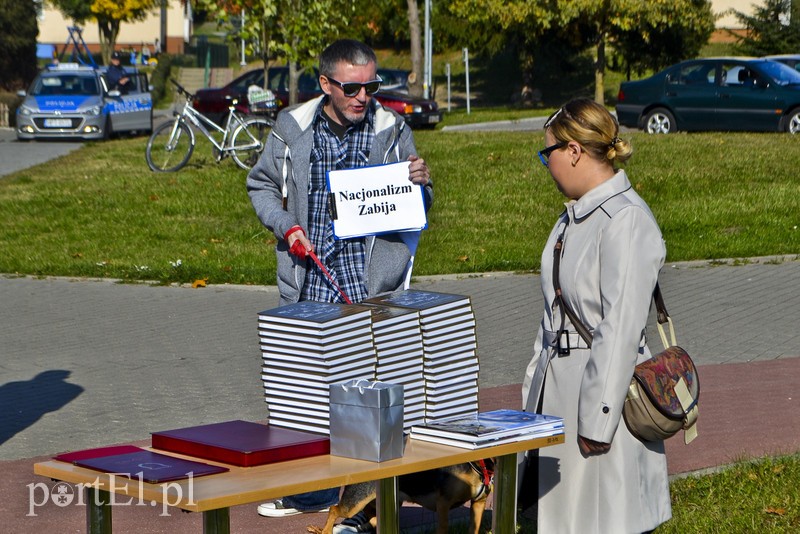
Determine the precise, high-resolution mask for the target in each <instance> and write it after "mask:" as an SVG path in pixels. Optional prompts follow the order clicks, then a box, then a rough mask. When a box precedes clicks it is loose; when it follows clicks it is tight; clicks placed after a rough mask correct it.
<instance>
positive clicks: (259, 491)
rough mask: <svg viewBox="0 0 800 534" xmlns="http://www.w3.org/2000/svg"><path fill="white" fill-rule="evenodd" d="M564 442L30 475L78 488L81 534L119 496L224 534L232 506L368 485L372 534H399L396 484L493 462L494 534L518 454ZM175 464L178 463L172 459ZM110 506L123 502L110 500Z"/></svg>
mask: <svg viewBox="0 0 800 534" xmlns="http://www.w3.org/2000/svg"><path fill="white" fill-rule="evenodd" d="M563 442H564V435H563V434H559V435H556V436H550V437H545V438H537V439H532V440H528V441H519V442H516V443H507V444H505V445H498V446H494V447H485V448H482V449H477V450H469V449H461V448H457V447H450V446H446V445H439V444H436V443H429V442H425V441H419V440H413V439H409V440H408V443H407V445H406V449H405V453H404V455H403V457H402V458H398V459H396V460H390V461H387V462H380V463H377V462H367V461H363V460H353V459H350V458H343V457H340V456H330V455H323V456H314V457H311V458H303V459H300V460H292V461H288V462H279V463H274V464H268V465H262V466H257V467H235V466H229V465H226V467H229V468H230V471H228V472H226V473H220V474H216V475H209V476H204V477H199V478H195V479H191V480H189V479H185V480H179V481H176V482H169V483H164V484H160V485H159V484H148V483H146V482H140V481H139V480H137V479H135V478H134V479H129V478H128V477H125V476H115V475H113V474H108V473H102V472H99V471H94V470H91V469H86V468H83V467H77V466H74V465H72V464H69V463H66V462H60V461H57V460H50V461H47V462H40V463H37V464H34V466H33V472H34V473H35V474H37V475H41V476H45V477H49V478H52V479H55V480H61V481H64V482H69V483H71V484H82V485H83V487H84V488H85V489H86V492H87V494H86V505H87V509H86V510H87V511H86V515H87V532H90V533H92V534H94V533H110V532H111V531H112V529H111V509H112V504H111V503H113V502H115V501H114V498H115V497H116V496H125V501H127V500H129V499H131V498H132V499H134V501H144V502H157V503H161V504H162V505H165V504H166V505H168V506H172V507H176V508H180V509H182V510H187V511H190V512H202V513H203V532H205V533H208V534H217V533H219V534H222V533H225V534H227V533H229V532H230V507H231V506H237V505H240V504H250V503H257V502H263V501H266V500H270V499H277V498H280V497H284V496H286V495H294V494H297V493H304V492H307V491H314V490H320V489H326V488H335V487H340V486H345V485H347V484H355V483H358V482H368V481H372V480H377V481H378V499H377V509H378V524H379V525H380V528H379V532H380V533H381V534H398V533H399V531H400V528H399V516H398V503H397V497H396V495H397V478H396V477H398V476H399V475H404V474H408V473H415V472H418V471H425V470H428V469H435V468H438V467H445V466H448V465H454V464H458V463H463V462H469V461H474V460H479V459H482V458H489V457H494V458H495V459H496V466H495V487H494V514H493V532H515V530H516V487H517V453H518V452H520V451H525V450H530V449H538V448H541V447H546V446H549V445H556V444H559V443H563ZM159 452H164V451H159ZM165 454H166V453H165ZM174 456H179V457H180V455H177V454H175V455H174ZM184 458H189V457H185V456H184ZM192 459H195V460H196V458H192ZM202 461H204V462H207V463H214V462H209V461H207V460H202ZM220 465H225V464H220ZM112 494H114V495H112ZM116 502H123V501H121V500H120V497H116Z"/></svg>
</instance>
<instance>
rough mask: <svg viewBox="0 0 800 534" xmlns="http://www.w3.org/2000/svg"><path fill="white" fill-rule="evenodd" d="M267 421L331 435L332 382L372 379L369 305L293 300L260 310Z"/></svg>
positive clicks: (373, 346) (262, 376) (372, 358)
mask: <svg viewBox="0 0 800 534" xmlns="http://www.w3.org/2000/svg"><path fill="white" fill-rule="evenodd" d="M258 335H259V340H260V346H261V354H262V357H263V363H264V365H263V368H262V374H261V378H262V381H263V383H264V393H265V400H266V402H267V406H268V408H269V424H270V425H272V426H277V427H286V428H294V429H298V430H306V431H310V432H321V433H323V434H330V423H329V421H330V385H331V384H334V383H337V382H344V381H347V380H351V379H358V378H364V379H367V380H374V377H375V365H376V363H377V358H376V354H375V345H374V343H373V340H372V309H371V308H370V307H369V306H361V305H358V304H331V303H323V302H312V301H305V302H297V303H295V304H289V305H286V306H281V307H279V308H274V309H271V310H266V311H262V312H260V313H259V314H258Z"/></svg>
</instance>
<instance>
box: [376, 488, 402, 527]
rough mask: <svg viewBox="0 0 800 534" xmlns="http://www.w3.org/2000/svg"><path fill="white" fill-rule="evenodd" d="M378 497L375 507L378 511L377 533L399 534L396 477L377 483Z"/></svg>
mask: <svg viewBox="0 0 800 534" xmlns="http://www.w3.org/2000/svg"><path fill="white" fill-rule="evenodd" d="M377 493H378V497H377V499H376V502H375V506H376V508H377V510H378V532H380V533H381V534H399V533H400V516H399V513H398V509H397V477H390V478H383V479H381V480H379V481H378V492H377Z"/></svg>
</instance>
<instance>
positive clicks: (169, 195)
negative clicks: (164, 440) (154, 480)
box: [0, 131, 800, 284]
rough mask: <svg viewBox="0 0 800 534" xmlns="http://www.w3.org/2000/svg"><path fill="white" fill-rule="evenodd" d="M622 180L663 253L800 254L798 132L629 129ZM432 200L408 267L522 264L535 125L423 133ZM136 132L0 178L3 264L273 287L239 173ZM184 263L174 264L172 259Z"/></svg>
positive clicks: (538, 140) (557, 198)
mask: <svg viewBox="0 0 800 534" xmlns="http://www.w3.org/2000/svg"><path fill="white" fill-rule="evenodd" d="M629 137H630V138H631V139H632V142H633V145H634V148H635V154H634V157H633V159H632V160H631V161H630V163H629V164H628V168H627V170H628V172H629V175H630V177H631V181H632V183H633V185H634V187H635V188H636V190H637V191H638V192H639V194H641V195H642V197H644V199H645V200H646V201H647V202H648V203H649V204H650V206H651V207H652V209H653V212H654V213H655V215H656V217H657V218H658V220H659V223H660V225H661V228H662V230H663V232H664V236H665V239H666V242H667V250H668V261H681V260H711V259H717V258H746V257H752V256H765V255H773V254H797V253H799V252H800V231H799V230H798V224H800V217H799V216H798V214H800V177H799V176H798V174H797V166H796V161H795V158H793V157H791V155H792V154H794V153H795V152H796V150H797V147H796V144H797V143H796V142H797V140H796V139H795V138H793V137H791V136H788V135H785V134H720V133H709V134H677V135H670V136H648V135H645V134H641V133H634V134H631V135H630V136H629ZM416 139H417V144H418V149H419V152H420V154H421V155H422V156H423V157H424V158H425V159H426V160H427V161H428V164H429V165H430V167H431V171H432V175H433V178H434V182H435V194H436V199H435V202H434V206H433V209H432V210H431V212H430V214H429V228H428V229H427V230H425V231H424V232H423V236H422V240H421V244H420V249H419V251H418V255H417V261H416V265H415V274H416V275H434V274H453V273H474V272H484V271H530V270H536V269H538V268H539V264H540V261H539V260H540V255H541V251H542V247H543V245H544V242H545V239H546V237H547V235H548V233H549V231H550V228H551V226H552V224H553V222H554V221H555V219H556V217H557V216H558V214H559V213H560V211H561V210H562V209H563V198H562V197H561V195H560V194H559V193H558V192H557V190H556V188H555V187H554V185H553V183H552V179H551V178H550V176H549V174H548V172H547V170H546V169H545V168H544V167H543V166H542V165H541V164H540V163H539V161H538V158H537V157H536V156H535V151H536V150H538V149H539V148H541V147H542V145H543V138H542V134H541V132H527V133H525V132H523V133H512V132H500V133H498V132H491V133H450V132H441V131H424V132H417V133H416ZM145 144H146V139H145V138H134V139H121V140H114V141H110V142H105V143H87V145H86V146H85V147H84V148H83V149H81V150H79V151H76V152H73V153H71V154H69V155H67V156H64V157H62V158H59V159H57V160H54V161H51V162H49V163H45V164H42V165H39V166H37V167H34V168H32V169H29V170H24V171H20V172H17V173H15V174H13V175H11V176H8V177H5V178H3V179H2V180H0V217H1V218H2V220H3V232H2V233H1V234H0V272H3V273H19V274H32V275H62V276H89V277H112V278H120V279H124V280H158V281H161V282H164V283H169V282H189V281H193V280H195V279H208V281H209V283H239V284H274V283H275V259H274V252H273V250H272V248H273V246H274V244H275V238H274V236H273V235H272V234H271V233H270V232H268V231H266V230H265V229H264V228H263V227H262V226H261V225H260V223H259V221H258V220H257V218H256V217H255V214H254V213H253V211H252V208H251V206H250V202H249V199H248V197H247V194H246V191H245V186H244V181H245V173H244V171H242V170H241V169H239V168H238V167H236V165H234V164H233V162H231V161H223V162H222V163H221V164H216V163H215V162H214V161H213V159H212V158H211V151H210V146H209V145H208V144H207V142H206V141H205V140H204V139H201V140H200V142H199V144H198V146H197V149H196V150H195V154H194V155H193V156H192V159H191V160H190V164H189V166H188V167H187V168H185V169H183V170H181V171H179V172H177V173H173V174H155V173H152V172H150V171H149V170H148V168H147V164H146V163H145V160H144V147H145ZM178 260H180V265H178Z"/></svg>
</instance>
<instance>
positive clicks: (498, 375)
mask: <svg viewBox="0 0 800 534" xmlns="http://www.w3.org/2000/svg"><path fill="white" fill-rule="evenodd" d="M661 284H662V290H663V292H664V297H665V300H666V303H667V307H668V309H669V311H670V313H671V315H672V317H673V319H674V321H675V325H676V330H677V334H678V342H679V344H681V345H682V346H684V348H686V349H687V350H688V352H689V353H690V354H692V356H693V357H694V358H695V360H696V363H697V364H698V365H699V366H700V378H701V388H702V397H701V399H702V401H701V412H700V413H701V415H700V422H699V425H700V426H699V429H700V437H699V438H698V439H697V440H696V441H695V442H694V443H693V444H692V445H691V446H689V447H685V446H683V445H682V443H681V441H680V439H673V440H671V441H669V442H668V447H667V450H668V460H669V466H670V472H671V473H673V474H678V473H686V472H692V471H696V470H701V469H705V468H711V467H715V466H718V465H724V464H728V463H731V462H733V461H736V460H738V459H741V458H746V457H754V456H761V455H764V454H780V453H788V452H796V451H800V406H798V404H799V403H800V358H798V357H800V332H799V331H798V327H797V325H798V319H800V259H799V258H798V257H794V256H793V257H785V258H778V259H776V258H763V259H755V260H750V261H749V262H730V263H729V264H728V265H709V264H707V263H705V262H694V263H679V264H670V265H667V266H665V268H664V271H663V274H662V277H661ZM413 287H414V288H418V289H427V290H432V291H440V292H446V293H457V294H460V295H469V296H470V297H471V298H472V302H473V305H474V308H475V314H476V318H477V324H478V343H479V356H480V358H481V372H480V388H481V400H480V403H481V409H487V410H488V409H493V408H496V407H518V406H519V404H520V402H521V399H520V393H519V391H520V390H519V383H520V382H521V379H522V375H523V372H524V369H525V365H526V363H527V361H528V359H529V357H530V352H531V347H532V345H533V339H534V336H535V334H536V327H537V324H538V321H539V320H540V318H541V311H540V310H541V308H542V300H541V297H540V290H539V277H538V276H536V275H514V274H493V275H476V276H448V277H436V278H419V279H415V281H414V284H413ZM0 302H1V303H2V304H1V305H0V369H2V383H0V406H2V418H0V468H2V470H3V473H4V476H3V477H2V479H0V521H2V524H3V525H4V527H3V530H4V531H8V532H39V531H54V529H57V531H59V532H63V531H76V530H81V529H82V528H83V525H84V521H85V519H84V515H83V514H84V509H83V508H81V507H77V506H72V507H70V508H59V507H57V506H55V505H52V504H50V505H48V506H41V507H38V508H36V509H35V510H34V513H35V514H36V517H29V516H28V514H29V513H30V508H29V507H30V503H31V502H32V501H31V497H30V492H31V491H35V490H32V489H31V488H32V487H34V486H32V485H33V484H36V483H47V482H48V481H46V480H44V479H42V478H40V477H36V476H34V475H33V474H32V464H33V463H34V462H35V461H37V460H40V459H44V458H48V457H50V456H51V455H52V454H54V453H57V452H61V451H64V450H77V449H82V448H88V447H94V446H100V445H106V444H112V443H122V442H139V443H142V444H147V443H148V442H149V433H150V432H151V431H156V430H164V429H169V428H177V427H181V426H188V425H192V424H203V423H210V422H218V421H224V420H228V419H248V420H254V421H260V420H265V419H266V417H267V413H266V406H265V403H264V401H263V397H262V389H261V383H260V378H259V371H260V369H259V368H260V354H259V350H258V343H257V335H256V330H255V314H256V313H257V312H258V311H260V310H264V309H268V308H272V307H275V306H276V305H277V302H278V295H277V291H276V289H275V288H274V287H241V286H210V287H208V288H204V289H189V288H182V287H181V288H178V287H151V286H146V285H125V284H117V283H114V282H112V281H86V280H72V279H34V278H13V277H0ZM651 322H652V320H651ZM656 338H657V336H656ZM654 343H655V344H657V341H656V342H654ZM719 364H724V365H719ZM36 498H39V499H41V495H37V494H35V495H34V499H36ZM408 508H409V507H406V508H404V524H409V523H411V522H413V521H415V520H418V519H415V518H418V517H419V514H418V513H416V512H415V511H414V510H410V511H409V510H407V509H408ZM159 512H160V510H153V509H150V508H149V507H147V506H127V507H125V506H120V507H117V508H115V510H114V522H115V525H116V526H117V531H118V532H146V533H151V532H152V533H156V532H165V533H166V532H169V533H176V532H192V531H194V532H197V531H199V530H200V529H201V528H202V527H201V522H200V516H199V515H197V514H182V513H177V512H174V513H173V514H172V515H171V516H170V517H159V515H158V514H159ZM231 518H232V519H231V521H232V525H233V531H234V532H237V533H239V532H270V533H272V532H274V533H284V532H302V531H303V528H302V527H304V526H305V524H308V523H317V524H319V523H321V522H322V517H320V518H315V517H312V518H310V519H309V518H308V517H307V516H303V517H297V518H287V519H282V520H271V519H265V518H260V517H258V516H256V514H255V507H254V506H239V507H235V508H234V509H233V510H232V512H231ZM430 520H431V519H430V518H429V519H428V521H430ZM421 521H423V522H424V521H425V519H424V518H423V519H421ZM8 529H11V530H8Z"/></svg>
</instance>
